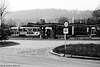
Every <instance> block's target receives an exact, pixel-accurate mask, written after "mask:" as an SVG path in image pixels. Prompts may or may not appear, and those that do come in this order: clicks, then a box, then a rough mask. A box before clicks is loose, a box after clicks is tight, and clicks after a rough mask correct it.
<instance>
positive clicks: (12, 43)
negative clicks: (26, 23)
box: [0, 41, 19, 47]
mask: <svg viewBox="0 0 100 67" xmlns="http://www.w3.org/2000/svg"><path fill="white" fill-rule="evenodd" d="M15 45H19V43H17V42H11V41H4V42H2V41H1V42H0V47H8V46H15Z"/></svg>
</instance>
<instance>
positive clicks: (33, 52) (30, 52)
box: [0, 48, 52, 57]
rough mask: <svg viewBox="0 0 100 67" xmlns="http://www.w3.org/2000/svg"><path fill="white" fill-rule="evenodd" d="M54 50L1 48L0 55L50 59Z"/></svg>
mask: <svg viewBox="0 0 100 67" xmlns="http://www.w3.org/2000/svg"><path fill="white" fill-rule="evenodd" d="M51 49H52V48H40V49H33V48H0V54H9V55H21V56H39V57H49V56H50V55H51V54H50V53H49V51H50V50H51Z"/></svg>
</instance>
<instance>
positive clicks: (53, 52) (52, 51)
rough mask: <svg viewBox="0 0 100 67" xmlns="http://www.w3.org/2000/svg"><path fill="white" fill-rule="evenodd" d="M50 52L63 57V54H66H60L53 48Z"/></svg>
mask: <svg viewBox="0 0 100 67" xmlns="http://www.w3.org/2000/svg"><path fill="white" fill-rule="evenodd" d="M50 53H51V54H53V55H57V56H61V57H63V55H64V54H58V53H56V52H53V50H51V51H50Z"/></svg>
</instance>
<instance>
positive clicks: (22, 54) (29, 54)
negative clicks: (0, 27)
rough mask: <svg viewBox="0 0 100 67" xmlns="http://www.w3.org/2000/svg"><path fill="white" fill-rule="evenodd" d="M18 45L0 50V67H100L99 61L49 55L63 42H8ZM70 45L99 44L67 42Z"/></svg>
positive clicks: (77, 41) (89, 41)
mask: <svg viewBox="0 0 100 67" xmlns="http://www.w3.org/2000/svg"><path fill="white" fill-rule="evenodd" d="M10 41H14V42H18V43H20V45H16V46H9V47H3V48H0V67H100V61H98V60H88V59H76V58H65V57H61V56H56V55H53V54H51V53H50V51H51V50H52V49H53V48H54V47H55V46H60V45H62V44H64V41H63V40H47V41H46V40H45V41H44V40H41V41H39V40H10ZM70 43H99V44H100V42H99V41H98V40H97V41H91V40H85V41H84V40H75V41H74V40H68V41H67V44H70Z"/></svg>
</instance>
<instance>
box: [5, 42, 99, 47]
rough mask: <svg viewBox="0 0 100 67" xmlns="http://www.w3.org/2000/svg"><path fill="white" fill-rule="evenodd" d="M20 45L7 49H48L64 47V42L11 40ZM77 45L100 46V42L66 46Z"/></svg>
mask: <svg viewBox="0 0 100 67" xmlns="http://www.w3.org/2000/svg"><path fill="white" fill-rule="evenodd" d="M9 41H14V42H18V43H20V45H16V46H10V47H6V48H33V49H38V48H47V47H56V46H60V45H64V44H65V41H64V40H9ZM77 43H84V44H85V43H96V44H100V40H67V41H66V44H77Z"/></svg>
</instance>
